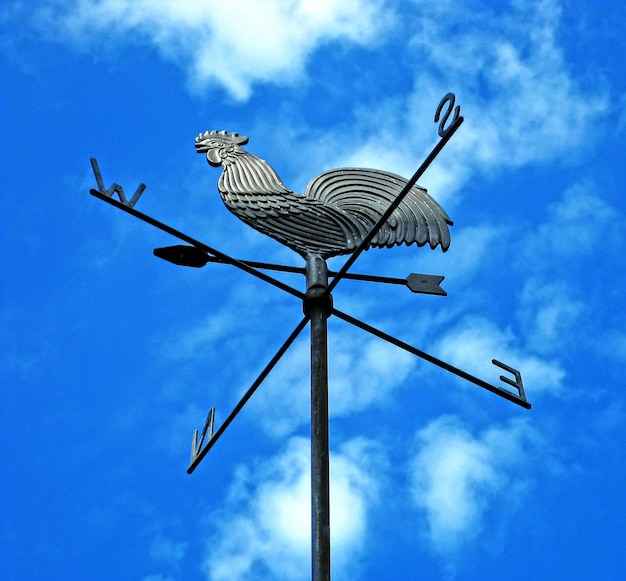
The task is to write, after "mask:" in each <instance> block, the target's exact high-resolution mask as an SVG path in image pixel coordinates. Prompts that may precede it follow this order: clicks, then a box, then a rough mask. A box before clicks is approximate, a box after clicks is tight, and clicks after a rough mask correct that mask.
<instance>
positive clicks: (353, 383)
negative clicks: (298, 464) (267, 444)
mask: <svg viewBox="0 0 626 581" xmlns="http://www.w3.org/2000/svg"><path fill="white" fill-rule="evenodd" d="M329 349H330V354H329V415H330V417H331V418H336V417H345V416H348V415H350V414H353V413H359V412H361V411H363V410H365V409H368V408H369V407H371V406H376V405H381V404H384V402H385V401H387V400H388V398H389V397H390V395H391V394H392V392H393V391H394V390H395V389H397V388H398V387H399V386H400V385H401V384H402V382H403V381H404V380H405V379H406V377H407V375H408V374H409V372H410V370H411V369H412V368H413V366H414V365H415V358H414V357H413V356H412V355H410V354H408V353H406V352H404V351H402V350H400V349H398V348H397V347H394V346H393V345H389V344H387V343H385V342H384V341H382V340H380V339H376V338H372V337H370V336H368V335H367V334H366V333H365V332H364V331H360V330H352V329H348V330H346V329H345V328H344V329H333V330H332V331H331V332H330V337H329ZM309 350H310V347H309V343H308V341H302V342H300V343H298V344H296V345H295V346H293V347H292V348H291V349H290V350H289V351H288V352H287V354H286V355H285V356H284V358H283V361H281V363H280V364H279V365H278V366H277V367H276V369H275V371H274V372H273V373H272V374H271V375H270V377H269V378H268V379H267V383H266V385H264V387H263V397H262V398H259V400H258V401H257V402H256V406H257V409H259V408H260V409H261V410H262V411H260V412H259V413H258V417H259V418H260V420H261V421H262V424H263V427H264V429H265V430H266V431H267V432H268V433H270V434H272V435H274V436H277V437H284V436H286V435H288V434H291V433H292V432H293V431H294V430H296V429H297V428H298V427H299V426H301V425H303V424H306V423H308V422H309V417H310V407H309V405H310V404H309V398H310V389H311V388H310V377H309V369H310V363H309Z"/></svg>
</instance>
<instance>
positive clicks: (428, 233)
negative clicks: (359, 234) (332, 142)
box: [304, 168, 453, 252]
mask: <svg viewBox="0 0 626 581" xmlns="http://www.w3.org/2000/svg"><path fill="white" fill-rule="evenodd" d="M406 183H407V180H405V179H404V178H402V177H400V176H398V175H395V174H392V173H389V172H385V171H380V170H373V169H359V168H343V169H335V170H330V171H326V172H323V173H321V174H319V175H318V176H316V177H315V178H313V179H312V180H311V182H310V183H309V185H308V186H307V189H306V192H305V194H304V195H305V196H306V197H307V198H312V199H316V200H320V201H323V202H326V203H328V204H331V205H333V206H335V207H337V208H340V209H341V210H343V211H344V212H347V213H349V214H351V215H352V216H354V217H355V218H356V219H357V220H358V221H359V223H360V224H361V225H362V226H363V228H362V231H365V232H369V231H370V230H371V229H372V228H373V227H374V225H375V224H376V223H377V222H378V220H379V219H380V217H381V216H382V215H383V214H384V213H385V211H386V210H387V208H388V207H389V205H390V204H391V203H392V202H393V201H394V200H395V199H396V197H397V196H398V194H399V193H400V191H401V190H402V189H403V188H404V186H405V185H406ZM452 224H453V223H452V220H450V218H449V217H448V214H447V213H446V211H445V210H444V209H443V208H442V207H441V206H440V205H439V204H438V203H437V202H436V201H435V200H434V199H433V198H431V197H430V196H429V195H428V193H427V192H426V190H425V189H423V188H421V187H419V186H413V187H412V188H411V190H410V191H409V192H408V194H407V195H406V197H405V198H404V199H403V200H402V202H401V203H400V204H399V206H398V207H397V208H396V209H395V210H394V212H393V213H392V214H391V216H390V217H389V219H388V220H387V222H386V223H385V224H384V225H383V226H382V228H381V229H380V230H379V231H378V233H377V234H376V236H375V238H374V239H373V240H372V243H371V245H372V246H378V247H383V246H386V247H391V246H394V245H400V244H407V245H409V244H417V245H418V246H424V245H426V244H429V245H430V247H431V248H433V249H434V248H436V247H437V246H438V245H440V246H441V249H442V250H443V251H444V252H445V251H446V250H447V249H448V248H449V246H450V230H449V228H448V226H451V225H452ZM360 229H361V228H360Z"/></svg>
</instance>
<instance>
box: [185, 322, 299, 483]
mask: <svg viewBox="0 0 626 581" xmlns="http://www.w3.org/2000/svg"><path fill="white" fill-rule="evenodd" d="M308 322H309V318H308V317H304V318H303V319H302V320H301V321H300V322H299V323H298V325H296V328H295V329H294V330H293V331H292V332H291V335H289V337H287V339H286V341H285V342H284V343H283V344H282V345H281V347H280V349H278V351H277V352H276V354H275V355H274V357H272V359H271V360H270V361H269V363H268V364H267V365H266V366H265V367H264V368H263V371H261V373H260V374H259V376H258V377H257V378H256V379H255V380H254V382H253V383H252V385H251V386H250V387H249V388H248V391H246V393H245V394H244V395H243V397H242V398H241V399H240V400H239V402H238V403H237V405H236V406H235V407H234V408H233V410H232V411H231V412H230V414H228V417H227V418H226V419H225V420H224V423H223V424H222V425H221V426H220V427H219V428H218V429H217V431H216V432H215V433H213V422H214V418H215V408H211V411H210V412H209V415H208V416H207V419H206V422H205V423H204V428H203V430H202V435H201V437H200V442H198V430H196V431H195V432H194V435H193V443H192V445H191V464H190V465H189V468H187V474H191V473H192V472H193V471H194V470H195V469H196V468H197V467H198V464H200V462H202V459H203V458H204V457H205V456H206V455H207V454H208V453H209V450H211V448H212V447H213V445H214V444H215V443H216V442H217V441H218V440H219V439H220V437H221V435H222V434H223V433H224V432H225V431H226V428H228V426H230V424H231V423H232V421H233V420H234V419H235V417H236V416H237V414H238V413H239V412H240V411H241V410H242V409H243V406H245V405H246V403H248V400H249V399H250V398H251V397H252V396H253V395H254V392H255V391H256V390H257V389H258V388H259V387H260V386H261V384H262V383H263V381H264V380H265V378H266V377H267V376H268V375H269V373H270V371H272V369H274V367H275V366H276V364H277V363H278V362H279V361H280V359H281V357H282V356H283V355H284V354H285V353H286V352H287V349H289V347H291V345H292V343H293V342H294V341H295V340H296V339H297V338H298V335H300V333H301V332H302V329H304V327H306V324H307V323H308ZM207 434H208V440H207V443H206V445H205V446H204V448H203V447H202V444H203V443H204V440H205V437H206V435H207Z"/></svg>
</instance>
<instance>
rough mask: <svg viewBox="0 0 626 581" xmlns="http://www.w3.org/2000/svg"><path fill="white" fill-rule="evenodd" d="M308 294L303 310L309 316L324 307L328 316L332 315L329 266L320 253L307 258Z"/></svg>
mask: <svg viewBox="0 0 626 581" xmlns="http://www.w3.org/2000/svg"><path fill="white" fill-rule="evenodd" d="M305 274H306V296H305V298H304V301H303V305H302V310H303V311H304V314H305V315H306V316H307V317H309V318H310V317H311V311H312V309H313V308H315V309H319V308H321V309H323V312H324V314H325V316H326V317H330V315H331V313H332V310H333V298H332V296H331V294H330V293H329V292H328V267H327V266H326V261H325V260H324V259H323V258H322V257H321V256H318V255H312V256H311V255H310V256H307V259H306V269H305Z"/></svg>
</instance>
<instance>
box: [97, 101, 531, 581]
mask: <svg viewBox="0 0 626 581" xmlns="http://www.w3.org/2000/svg"><path fill="white" fill-rule="evenodd" d="M454 103H455V97H454V95H453V94H452V93H448V94H447V95H446V96H445V97H444V98H443V99H442V100H441V102H440V103H439V106H438V108H437V110H436V113H435V118H434V120H435V123H439V126H438V133H439V136H440V138H441V139H440V140H439V141H438V142H437V144H436V145H435V147H434V148H433V149H432V151H431V153H430V154H429V155H428V156H427V158H426V159H425V160H424V162H423V163H422V164H421V165H420V167H419V168H418V169H417V171H416V172H415V174H414V175H413V177H412V178H411V179H409V180H405V179H404V178H401V177H400V176H397V175H395V174H392V173H389V172H385V171H381V170H375V169H358V168H343V169H335V170H330V171H325V172H323V173H321V174H319V175H318V176H317V177H315V178H313V179H312V180H311V182H310V183H309V185H308V186H307V188H306V190H305V192H304V195H299V194H296V193H294V192H292V191H291V190H290V189H289V188H287V187H286V186H285V185H284V184H283V182H282V181H281V179H280V178H279V177H278V175H277V174H276V172H275V171H274V170H273V169H272V168H271V167H270V166H269V165H268V164H267V163H266V162H265V161H264V160H262V159H260V158H258V157H255V156H254V155H252V154H250V153H248V152H247V151H245V150H244V149H243V148H242V146H243V145H245V144H246V143H247V142H248V138H247V137H243V136H240V135H238V134H237V133H227V132H226V131H219V132H218V131H207V132H206V133H201V134H200V135H199V136H198V137H197V138H196V142H195V147H196V150H197V152H198V153H202V154H205V155H206V159H207V161H208V163H209V164H210V165H212V166H214V167H222V174H221V175H220V178H219V181H218V190H219V192H220V195H221V197H222V200H223V201H224V204H225V205H226V207H227V208H228V209H229V210H230V211H231V212H232V213H233V214H235V216H237V217H238V218H239V219H240V220H242V221H243V222H245V223H246V224H248V225H249V226H251V227H253V228H255V229H256V230H258V231H259V232H261V233H263V234H266V235H267V236H270V237H272V238H274V239H275V240H277V241H278V242H280V243H282V244H284V245H286V246H288V247H289V248H291V249H293V250H294V251H295V252H297V253H298V254H300V255H301V256H302V257H303V258H304V259H305V263H306V265H305V267H304V268H299V267H290V266H283V265H276V264H268V263H264V262H251V261H245V260H238V259H235V258H232V257H230V256H228V255H226V254H224V253H223V252H220V251H219V250H216V249H215V248H212V247H211V246H208V245H207V244H204V243H202V242H200V241H198V240H196V239H194V238H192V237H191V236H189V235H187V234H184V233H182V232H180V231H178V230H175V229H174V228H172V227H171V226H168V225H166V224H164V223H162V222H159V221H158V220H155V219H154V218H152V217H150V216H148V215H146V214H144V213H142V212H139V211H137V210H136V209H135V207H134V206H135V204H136V202H137V201H138V200H139V198H140V196H141V195H142V193H143V191H144V189H145V186H144V185H143V184H141V185H140V186H139V188H137V191H136V192H135V194H134V195H133V196H132V198H131V199H130V200H128V199H127V198H126V196H125V194H124V190H123V188H122V187H121V186H120V185H118V184H115V183H114V184H113V185H112V186H110V187H109V188H106V187H105V185H104V181H103V179H102V175H101V174H100V169H99V167H98V164H97V162H96V160H95V159H92V160H91V164H92V168H93V171H94V174H95V177H96V182H97V184H98V189H97V190H95V189H94V190H90V193H91V194H92V195H94V196H96V197H97V198H99V199H101V200H103V201H105V202H107V203H109V204H111V205H113V206H115V207H117V208H119V209H121V210H124V211H125V212H127V213H129V214H131V215H133V216H135V217H137V218H139V219H141V220H143V221H145V222H147V223H149V224H151V225H153V226H155V227H157V228H159V229H160V230H162V231H164V232H167V233H169V234H171V235H173V236H175V237H177V238H179V239H180V240H183V241H184V242H186V243H187V245H177V246H168V247H165V248H157V249H155V250H154V254H155V255H156V256H158V257H160V258H163V259H165V260H168V261H169V262H173V263H175V264H178V265H181V266H194V267H201V266H204V265H206V264H207V263H208V262H220V263H226V264H230V265H233V266H235V267H237V268H239V269H240V270H243V271H245V272H247V273H248V274H250V275H252V276H255V277H256V278H258V279H261V280H263V281H265V282H267V283H269V284H271V285H273V286H275V287H277V288H280V289H281V290H283V291H285V292H287V293H289V294H291V295H293V296H295V297H297V298H299V299H301V300H302V303H303V310H304V317H303V319H302V320H301V321H300V322H299V323H298V325H296V327H295V329H294V330H293V331H292V333H291V334H290V335H289V337H288V338H287V339H286V340H285V342H284V343H283V344H282V346H281V347H280V348H279V349H278V351H277V352H276V354H275V355H274V357H273V358H272V359H271V360H270V361H269V362H268V364H267V365H266V366H265V368H264V369H263V370H262V371H261V373H260V374H259V376H258V377H257V379H256V380H255V381H254V382H253V383H252V385H251V386H250V388H249V389H248V390H247V391H246V392H245V394H244V395H243V396H242V397H241V399H240V401H239V403H238V404H237V405H236V406H235V407H234V408H233V410H232V411H231V412H230V414H229V415H228V416H227V417H226V419H225V420H224V421H223V422H222V424H221V425H220V427H219V428H218V429H217V430H215V429H214V421H215V408H212V409H211V410H210V412H209V414H208V416H207V418H206V421H205V424H204V428H203V429H202V431H201V432H200V433H198V431H197V430H196V431H195V432H194V435H193V442H192V450H191V463H190V465H189V467H188V469H187V472H188V473H190V474H191V473H192V472H193V471H194V470H195V469H196V468H197V466H198V465H199V464H200V462H201V461H202V460H203V458H204V457H205V456H206V455H207V453H208V452H209V451H210V450H211V448H212V447H213V445H214V444H215V443H216V442H217V441H218V439H219V438H220V437H221V436H222V434H223V433H224V432H225V430H226V429H227V428H228V426H229V425H230V424H231V422H232V421H233V420H234V418H235V417H236V416H237V414H238V413H239V412H240V411H241V409H242V408H243V407H244V406H245V404H246V403H247V401H248V400H249V399H250V398H251V397H252V395H253V394H254V393H255V391H256V390H257V389H258V388H259V387H260V385H261V384H262V383H263V381H264V380H265V378H266V377H267V376H268V374H269V373H270V372H271V370H272V369H273V368H274V366H275V365H276V364H277V363H278V361H279V360H280V359H281V357H282V356H283V355H284V354H285V353H286V352H287V350H288V349H289V348H290V346H291V345H292V344H293V342H294V341H295V340H296V339H297V337H298V336H299V334H300V333H301V331H302V330H303V329H304V328H305V327H306V326H307V325H309V324H310V332H311V500H312V502H311V513H312V514H311V517H312V518H311V521H312V531H311V533H312V535H311V536H312V543H311V546H312V551H311V552H312V578H313V580H314V581H328V580H329V579H330V500H329V498H330V497H329V440H328V344H327V319H328V317H329V316H331V315H334V316H336V317H337V318H339V319H342V320H343V321H346V322H348V323H350V324H351V325H354V326H356V327H358V328H360V329H363V330H364V331H366V332H368V333H370V334H372V335H374V336H376V337H379V338H381V339H383V340H385V341H388V342H389V343H392V344H393V345H396V346H397V347H400V348H401V349H404V350H406V351H408V352H409V353H412V354H413V355H416V356H417V357H420V358H421V359H424V360H426V361H428V362H429V363H433V364H434V365H437V366H438V367H440V368H442V369H444V370H446V371H449V372H450V373H453V374H455V375H457V376H458V377H461V378H462V379H465V380H466V381H469V382H471V383H473V384H475V385H477V386H479V387H482V388H483V389H486V390H487V391H490V392H492V393H494V394H497V395H499V396H501V397H503V398H505V399H507V400H509V401H511V402H513V403H515V404H517V405H520V406H522V407H524V408H526V409H530V407H531V405H530V404H529V403H528V401H527V399H526V394H525V391H524V386H523V383H522V377H521V374H520V372H519V371H517V370H516V369H513V368H512V367H509V366H508V365H505V364H504V363H501V362H499V361H497V360H495V359H493V360H492V363H493V364H494V365H496V366H497V367H499V368H501V369H503V370H504V371H506V372H507V373H509V374H511V375H512V376H513V378H511V377H509V376H506V375H501V376H500V380H501V381H503V382H504V383H506V384H507V385H508V386H510V387H512V388H513V390H510V389H508V388H505V387H501V386H498V385H492V384H491V383H488V382H486V381H484V380H482V379H480V378H478V377H475V376H473V375H471V374H469V373H467V372H465V371H463V370H461V369H458V368H456V367H454V366H452V365H450V364H449V363H446V362H445V361H442V360H441V359H438V358H436V357H434V356H432V355H429V354H428V353H426V352H425V351H422V350H420V349H417V348H416V347H414V346H412V345H409V344H408V343H405V342H404V341H402V340H400V339H398V338H397V337H394V336H392V335H389V334H387V333H385V332H384V331H381V330H380V329H377V328H375V327H373V326H371V325H369V324H367V323H365V322H364V321H361V320H359V319H356V318H354V317H352V316H350V315H348V314H347V313H344V312H343V311H340V310H339V309H337V308H336V307H335V306H334V304H333V301H332V295H331V291H332V290H333V289H334V288H335V287H336V286H337V284H338V283H339V282H340V281H341V280H342V279H343V278H352V279H356V280H365V281H373V282H382V283H392V284H405V285H406V286H408V287H409V289H410V290H411V291H413V292H417V293H425V294H431V295H444V296H445V295H446V292H445V291H444V290H443V289H441V288H440V287H439V283H440V282H441V281H442V280H443V276H436V275H427V274H416V273H413V274H411V275H409V276H408V277H407V278H405V279H397V278H389V277H381V276H374V275H366V274H354V273H350V272H348V271H349V269H350V267H351V266H352V264H354V262H355V261H356V259H357V258H358V256H359V255H360V254H361V253H362V252H363V251H365V250H367V249H368V248H371V247H380V248H382V247H386V248H390V247H392V246H396V245H402V244H406V245H411V244H416V245H417V246H425V245H426V244H428V245H429V246H430V247H431V248H433V249H435V248H436V247H437V246H440V247H441V249H442V250H443V251H444V252H445V251H446V250H447V249H448V247H449V246H450V231H449V228H448V227H449V226H451V225H452V221H451V220H450V218H449V217H448V215H447V214H446V212H445V210H444V209H443V208H442V207H441V206H440V205H439V204H438V203H437V202H436V201H435V200H434V199H433V198H431V197H430V196H429V195H428V193H427V192H426V190H425V189H424V188H422V187H420V186H418V185H417V180H418V179H419V178H420V177H421V176H422V174H423V173H424V172H425V171H426V169H427V168H428V167H429V165H430V164H431V163H432V161H433V160H434V159H435V157H436V156H437V155H438V153H439V152H440V151H441V150H442V149H443V147H444V146H445V144H446V143H447V142H448V140H449V139H450V138H451V137H452V135H453V134H454V133H455V131H456V130H457V129H458V128H459V127H460V125H461V123H462V122H463V117H461V116H460V107H459V106H458V105H457V106H456V107H455V106H454ZM446 107H447V109H446V110H445V111H444V109H445V108H446ZM440 118H441V119H440ZM114 194H116V195H117V196H118V198H119V201H118V200H115V199H114V198H113V195H114ZM339 255H349V257H348V258H347V260H346V262H345V263H344V265H343V266H342V268H341V269H340V270H339V271H338V272H330V271H329V270H328V268H327V264H326V259H328V258H330V257H333V256H339ZM264 270H278V271H283V272H294V273H299V274H304V275H305V278H306V292H302V291H300V290H298V289H296V288H294V287H292V286H290V285H288V284H285V283H284V282H282V281H279V280H277V279H275V278H273V277H271V276H270V275H268V274H266V273H265V272H262V271H264ZM330 276H332V277H333V278H332V280H331V281H330V282H329V277H330Z"/></svg>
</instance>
